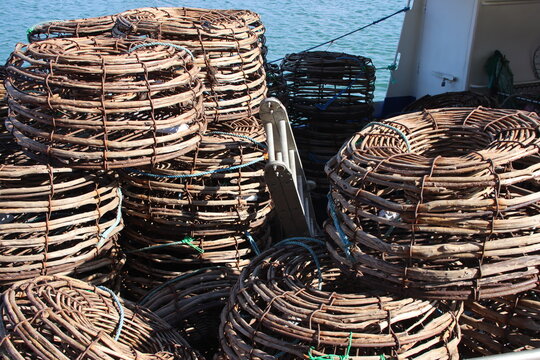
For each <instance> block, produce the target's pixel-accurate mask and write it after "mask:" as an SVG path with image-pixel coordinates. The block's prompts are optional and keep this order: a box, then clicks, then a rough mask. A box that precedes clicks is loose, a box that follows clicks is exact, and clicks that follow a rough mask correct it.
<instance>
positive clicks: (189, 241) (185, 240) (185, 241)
mask: <svg viewBox="0 0 540 360" xmlns="http://www.w3.org/2000/svg"><path fill="white" fill-rule="evenodd" d="M193 241H195V239H194V238H192V237H189V236H186V237H185V238H183V239H182V240H180V241H173V242H170V243H167V244H159V245H150V246H147V247H143V248H140V249H135V250H130V251H128V252H127V253H128V254H132V253H137V252H141V251H146V250H153V249H159V248H164V247H167V246H173V245H181V244H186V245H189V246H190V247H192V248H193V249H195V250H197V251H198V252H200V253H201V254H203V253H204V250H203V249H201V248H200V247H198V246H197V245H195V244H193Z"/></svg>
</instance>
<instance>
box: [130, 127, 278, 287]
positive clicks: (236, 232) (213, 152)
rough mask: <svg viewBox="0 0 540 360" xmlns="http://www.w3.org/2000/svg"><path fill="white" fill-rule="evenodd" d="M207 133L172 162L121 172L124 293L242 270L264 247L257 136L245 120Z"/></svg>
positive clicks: (261, 153)
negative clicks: (189, 274) (188, 275)
mask: <svg viewBox="0 0 540 360" xmlns="http://www.w3.org/2000/svg"><path fill="white" fill-rule="evenodd" d="M213 129H220V130H214V131H209V132H207V133H206V134H205V135H204V136H203V140H202V141H201V143H200V145H199V146H198V147H197V149H195V150H193V151H192V152H190V153H187V154H185V155H183V156H179V157H177V158H175V159H173V160H170V161H166V162H163V163H160V164H157V165H156V166H154V167H147V168H144V167H143V168H141V169H130V168H128V169H124V170H122V171H121V173H120V174H121V179H122V183H123V191H124V195H125V200H124V207H125V220H126V223H127V228H126V230H125V232H124V235H125V237H124V238H125V244H124V247H125V250H126V252H127V254H128V262H127V270H128V271H127V276H126V279H125V284H124V285H125V287H126V293H129V294H131V295H132V296H134V297H140V296H142V295H145V294H146V292H147V291H148V290H149V289H151V288H153V287H155V286H157V285H159V284H161V283H163V282H165V281H168V280H172V279H174V278H175V277H178V276H180V275H182V274H183V273H184V272H186V271H189V270H193V269H197V268H201V267H204V266H209V265H223V266H229V267H232V268H234V269H241V268H242V267H244V266H245V265H246V264H247V263H248V262H249V259H250V258H251V257H253V256H254V255H255V254H257V253H258V252H259V251H260V250H264V249H265V248H266V247H267V246H268V243H269V241H270V233H269V229H270V228H269V220H270V214H271V209H272V204H271V201H270V196H269V192H268V190H267V188H266V185H265V182H264V163H265V151H266V150H265V146H264V144H263V143H262V141H264V131H263V128H262V126H261V125H260V124H259V123H258V121H257V119H255V118H253V117H251V118H248V119H243V120H238V121H234V122H230V123H224V124H222V125H221V126H219V127H217V126H214V127H213Z"/></svg>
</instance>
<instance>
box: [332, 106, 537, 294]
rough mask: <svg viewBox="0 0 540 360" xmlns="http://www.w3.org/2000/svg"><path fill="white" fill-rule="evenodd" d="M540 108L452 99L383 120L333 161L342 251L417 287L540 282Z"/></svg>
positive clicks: (393, 280) (393, 282) (369, 276)
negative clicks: (454, 103) (461, 103)
mask: <svg viewBox="0 0 540 360" xmlns="http://www.w3.org/2000/svg"><path fill="white" fill-rule="evenodd" d="M539 125H540V122H539V118H538V117H537V115H536V114H534V113H525V112H519V111H515V110H495V109H486V108H481V107H479V108H475V109H473V108H447V109H438V110H425V111H423V112H417V113H411V114H407V115H401V116H398V117H395V118H392V119H389V120H387V121H385V122H383V123H373V124H372V125H371V126H369V127H367V128H365V129H364V130H362V131H361V132H359V133H357V134H356V135H354V136H353V137H352V138H351V139H350V140H349V141H348V142H346V143H345V144H344V145H343V147H342V148H341V149H340V151H339V152H338V153H337V155H336V156H334V157H333V158H332V159H331V160H330V161H329V162H328V163H327V165H326V173H327V175H328V176H329V179H330V182H331V201H330V203H329V207H328V210H329V213H330V215H331V217H332V219H331V221H328V222H327V223H326V230H327V233H328V234H329V235H330V236H331V237H332V239H333V244H334V245H333V246H334V247H335V248H334V250H335V251H334V252H333V254H334V256H335V257H336V259H337V260H338V262H339V263H341V264H343V265H344V267H354V269H355V271H357V272H360V273H362V274H364V275H365V276H364V277H362V281H364V282H366V283H368V284H372V285H373V286H376V287H377V288H381V287H383V288H386V289H388V290H392V291H394V292H397V293H400V294H405V295H408V296H414V297H421V298H435V299H441V298H443V299H461V300H465V299H473V300H478V299H486V298H492V297H499V296H506V295H511V294H517V293H520V292H523V291H526V290H528V289H531V288H534V287H535V286H536V284H537V281H538V271H539V268H538V265H539V264H540V233H539V231H538V221H540V215H539V214H540V212H539V211H540V203H539V201H540V192H538V190H537V189H538V188H537V187H536V188H535V187H534V186H532V184H531V183H533V182H534V180H535V179H536V178H538V177H539V176H540V162H539V160H540V157H539V156H538V149H539V147H538V145H539V138H538V132H537V129H538V126H539Z"/></svg>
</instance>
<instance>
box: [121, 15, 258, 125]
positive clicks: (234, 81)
mask: <svg viewBox="0 0 540 360" xmlns="http://www.w3.org/2000/svg"><path fill="white" fill-rule="evenodd" d="M114 30H115V33H116V34H117V35H118V34H122V33H123V34H124V36H147V37H149V38H151V39H158V40H159V41H165V42H168V43H173V44H176V45H180V46H185V47H187V48H189V49H190V50H191V51H192V52H193V54H194V56H195V63H196V64H197V65H198V66H200V68H201V73H200V78H201V80H202V81H203V83H204V87H205V99H204V106H205V111H206V115H207V117H208V120H209V121H214V120H215V121H229V120H234V119H239V118H242V117H246V116H252V115H255V114H257V113H258V111H259V104H260V103H261V101H262V100H263V99H264V97H265V96H266V74H265V71H264V67H263V63H264V58H263V53H262V47H263V43H264V37H263V35H264V31H265V30H264V26H263V25H262V22H261V21H260V17H259V16H258V14H256V13H253V12H251V11H247V10H208V9H196V8H141V9H134V10H129V11H126V12H124V13H121V14H119V15H118V19H117V26H116V27H115V29H114Z"/></svg>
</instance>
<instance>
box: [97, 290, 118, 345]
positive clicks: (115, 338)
mask: <svg viewBox="0 0 540 360" xmlns="http://www.w3.org/2000/svg"><path fill="white" fill-rule="evenodd" d="M98 289H101V290H104V291H106V292H108V293H109V294H110V295H111V296H112V298H113V300H114V302H115V303H116V306H118V313H119V314H120V318H119V319H118V325H117V328H116V334H115V335H114V340H115V341H118V339H119V338H120V333H121V332H122V328H123V327H124V316H125V314H124V307H123V306H122V303H121V302H120V299H119V298H118V296H116V294H115V293H114V292H113V291H112V290H111V289H109V288H106V287H105V286H98Z"/></svg>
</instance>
